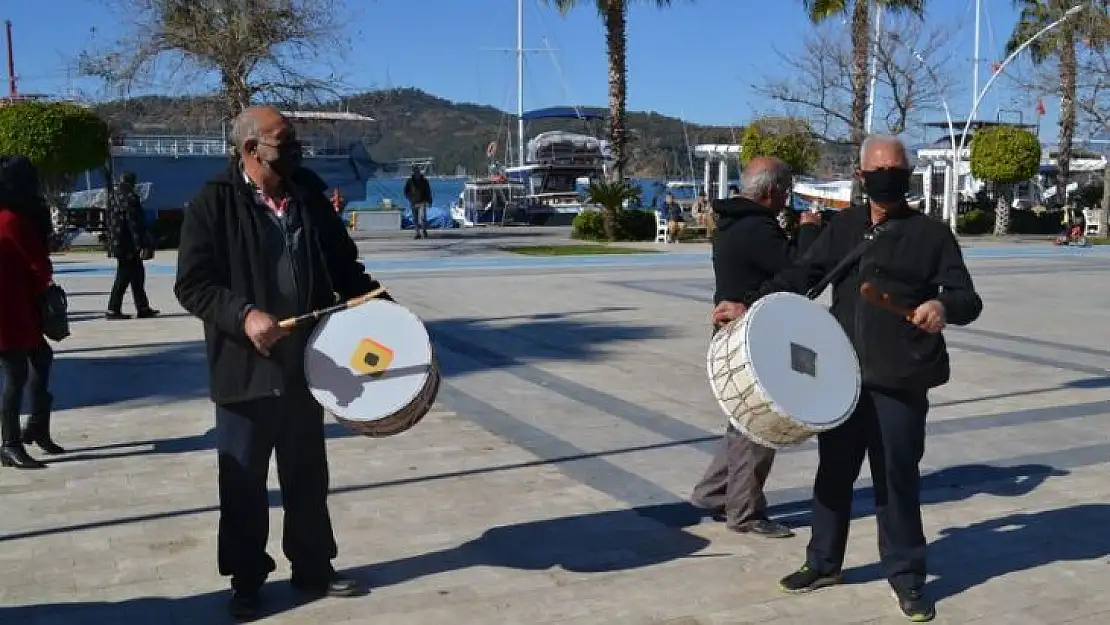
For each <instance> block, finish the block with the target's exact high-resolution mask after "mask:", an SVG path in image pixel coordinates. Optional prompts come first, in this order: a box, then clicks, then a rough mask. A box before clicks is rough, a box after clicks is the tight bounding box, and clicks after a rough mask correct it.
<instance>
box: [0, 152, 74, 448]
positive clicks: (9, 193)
mask: <svg viewBox="0 0 1110 625" xmlns="http://www.w3.org/2000/svg"><path fill="white" fill-rule="evenodd" d="M50 224H51V221H50V210H49V208H48V207H47V206H46V203H45V202H44V201H43V199H42V196H41V194H40V192H39V181H38V172H37V171H36V170H35V167H34V165H32V164H31V161H30V160H28V159H26V158H24V157H22V156H6V157H2V158H0V294H3V297H4V302H3V305H0V365H2V366H3V369H4V391H3V399H2V403H0V411H2V412H0V436H2V437H3V446H2V447H0V465H3V466H6V467H15V468H17V469H41V468H43V467H45V466H46V465H44V464H43V463H42V462H39V461H38V460H36V459H34V458H32V457H31V456H30V454H28V453H27V449H26V447H25V446H24V443H34V444H37V445H38V446H39V447H40V448H41V449H42V450H43V451H45V452H47V453H51V454H58V453H64V452H65V450H64V449H62V448H61V447H59V446H58V445H57V444H56V443H54V441H53V440H52V439H51V437H50V411H51V408H52V403H53V399H54V398H53V397H52V396H51V395H50V369H51V366H52V364H53V362H54V351H53V350H52V349H50V345H49V343H47V342H46V337H44V336H43V318H42V312H41V310H40V308H39V298H40V297H41V296H42V295H43V293H45V292H46V290H47V288H48V287H49V286H50V284H51V282H52V281H53V274H54V269H53V266H52V265H51V263H50V254H49V251H48V249H47V242H48V241H49V238H50V234H51V226H50ZM25 387H28V388H29V389H30V391H31V418H30V420H29V421H28V422H27V427H26V428H25V429H24V430H23V431H22V432H20V430H19V415H20V409H21V407H22V405H23V390H24V388H25Z"/></svg>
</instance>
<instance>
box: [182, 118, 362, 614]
mask: <svg viewBox="0 0 1110 625" xmlns="http://www.w3.org/2000/svg"><path fill="white" fill-rule="evenodd" d="M231 138H232V140H233V142H234V147H235V148H236V150H237V156H238V158H237V160H236V162H235V164H233V165H232V166H231V167H229V168H228V170H227V171H225V172H223V173H221V174H219V175H217V176H216V177H215V178H213V179H212V180H210V181H209V182H208V183H207V184H206V185H205V186H204V188H203V189H202V190H201V191H200V193H199V194H198V195H197V197H196V199H195V200H193V201H192V202H190V203H189V207H188V209H187V210H186V211H185V217H184V223H183V224H182V228H181V246H180V251H179V253H178V267H177V282H176V284H175V285H174V292H175V294H176V295H177V298H178V300H179V301H180V302H181V305H182V306H183V307H184V308H185V309H186V310H188V311H189V312H190V313H192V314H193V315H195V316H196V317H198V318H199V319H200V320H201V321H203V322H204V334H205V342H206V343H207V348H208V365H209V372H210V385H211V397H212V400H213V402H214V403H215V404H216V446H217V449H218V452H219V492H220V521H219V539H218V561H219V570H220V574H221V575H228V576H231V586H232V590H233V593H232V597H231V602H230V604H229V606H228V608H229V611H230V612H231V614H232V615H233V616H235V617H237V618H253V617H255V616H257V615H258V614H259V609H260V605H259V590H260V589H261V587H262V584H263V583H264V582H265V580H266V578H267V576H268V575H269V574H270V573H271V572H272V571H273V570H274V568H275V565H274V560H273V559H272V558H271V557H270V556H269V555H268V554H267V553H266V541H267V534H268V528H269V502H268V496H267V495H268V493H267V488H266V478H267V473H268V469H269V461H270V455H271V453H276V455H277V468H278V480H279V482H280V485H281V496H282V503H283V505H284V508H285V520H284V536H283V540H282V547H283V551H284V552H285V555H286V557H287V558H288V559H289V561H290V563H291V565H292V583H293V585H294V586H295V587H296V588H298V589H300V590H302V591H304V592H307V593H310V594H311V595H314V596H321V595H329V596H351V595H354V594H358V591H359V588H358V585H357V584H356V583H355V582H354V581H352V580H350V579H346V578H344V577H342V576H341V575H339V574H337V573H336V572H335V569H333V568H332V564H331V561H332V559H334V558H335V556H336V545H335V538H334V535H333V532H332V527H331V520H330V518H329V515H328V507H327V494H328V467H327V456H326V449H325V444H324V412H323V409H322V408H321V407H320V405H319V404H318V403H317V402H316V400H315V399H314V397H313V396H312V394H311V392H310V390H309V388H308V384H307V382H306V380H305V373H304V367H303V364H302V362H303V360H302V359H303V356H304V352H305V346H306V343H307V340H308V336H309V331H310V329H311V328H293V329H289V328H286V327H284V326H282V325H279V323H278V319H282V318H287V317H295V316H298V315H303V314H306V313H308V312H310V311H313V310H316V309H320V308H325V307H328V306H329V305H333V304H335V303H336V295H337V294H338V295H339V297H341V298H343V299H348V298H353V297H355V296H358V295H362V294H364V293H367V292H369V291H372V290H374V289H376V288H377V287H378V283H377V282H375V281H374V280H372V279H371V277H370V276H369V275H367V273H366V271H365V269H364V268H363V266H362V264H361V263H360V262H359V260H358V250H357V248H356V247H355V244H354V242H353V241H352V240H351V238H350V236H349V235H348V234H347V232H346V230H345V228H344V227H343V224H342V223H341V221H340V218H339V216H338V215H336V214H335V211H334V210H332V207H331V205H330V204H329V202H328V198H327V196H326V195H325V192H326V187H325V185H324V184H323V181H322V180H320V178H319V176H317V175H316V174H314V173H312V172H311V171H309V170H306V169H302V168H301V166H300V163H301V145H300V143H299V142H298V141H297V138H296V135H295V133H294V130H293V127H292V125H291V124H290V123H289V121H288V120H287V119H286V118H285V117H283V116H282V115H281V113H280V112H279V111H278V110H277V109H275V108H271V107H255V108H250V109H247V110H245V111H243V112H242V113H241V114H240V115H239V116H238V117H237V118H236V119H235V120H234V124H233V125H232V131H231Z"/></svg>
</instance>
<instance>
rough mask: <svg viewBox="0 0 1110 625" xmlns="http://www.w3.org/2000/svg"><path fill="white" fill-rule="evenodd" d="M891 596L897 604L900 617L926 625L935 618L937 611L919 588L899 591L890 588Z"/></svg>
mask: <svg viewBox="0 0 1110 625" xmlns="http://www.w3.org/2000/svg"><path fill="white" fill-rule="evenodd" d="M890 594H891V595H893V596H894V600H895V601H897V602H898V609H899V610H901V611H902V615H903V616H905V617H906V618H907V619H909V620H910V621H913V622H914V623H927V622H929V621H931V620H933V619H934V618H936V615H937V610H936V607H935V606H934V605H933V602H932V601H931V600H929V598H928V597H926V596H925V593H923V592H922V591H921V589H920V588H907V589H904V590H899V589H897V588H891V592H890Z"/></svg>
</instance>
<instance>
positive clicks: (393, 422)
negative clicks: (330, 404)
mask: <svg viewBox="0 0 1110 625" xmlns="http://www.w3.org/2000/svg"><path fill="white" fill-rule="evenodd" d="M440 379H441V376H440V373H439V364H438V363H437V362H436V361H435V360H434V357H433V360H432V366H431V369H430V370H429V371H428V380H427V382H425V384H424V388H423V389H422V390H421V391H420V394H419V395H417V397H416V399H415V400H413V402H412V403H411V404H409V405H408V406H405V407H404V408H401V409H400V410H398V411H396V412H394V413H393V414H391V415H389V416H388V417H385V418H384V419H377V420H374V421H357V420H353V419H344V418H342V417H340V416H339V415H337V414H335V413H334V412H330V411H328V414H330V415H331V416H332V418H334V419H335V420H336V422H337V423H340V424H342V425H344V426H346V427H347V428H348V429H350V430H351V431H353V432H354V433H356V434H361V435H363V436H369V437H370V438H385V437H388V436H395V435H397V434H402V433H404V432H407V431H408V430H409V429H411V428H412V426H414V425H416V424H417V423H420V421H421V420H423V419H424V417H425V416H427V414H428V413H429V412H431V410H432V405H433V404H435V399H436V395H437V394H438V393H439V384H440Z"/></svg>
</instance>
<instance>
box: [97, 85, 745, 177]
mask: <svg viewBox="0 0 1110 625" xmlns="http://www.w3.org/2000/svg"><path fill="white" fill-rule="evenodd" d="M340 106H342V108H343V109H345V110H349V111H351V112H355V113H361V114H364V115H369V116H371V117H374V118H375V119H377V120H378V122H377V123H374V124H343V123H340V124H334V125H324V126H321V127H318V128H310V129H308V130H306V131H305V134H320V135H330V136H332V137H335V138H339V139H338V140H340V141H344V142H349V141H350V140H352V139H361V140H362V141H363V142H364V143H365V145H366V146H367V149H368V150H369V152H370V156H371V157H372V158H373V159H374V160H375V161H378V162H381V163H390V162H393V161H395V160H396V159H398V158H403V157H425V156H432V157H435V159H436V170H437V172H439V173H443V174H453V173H455V171H456V169H458V168H462V169H464V170H465V171H467V172H471V173H481V172H484V171H485V170H486V167H487V164H488V160H487V158H486V153H485V151H486V146H487V145H488V144H489V142H490V141H494V140H497V141H499V143H500V144H501V145H504V142H505V138H506V129H507V128H510V127H511V128H514V130H515V124H516V120H515V115H512V114H509V113H506V112H504V111H501V110H499V109H497V108H494V107H492V106H479V105H475V104H465V103H455V102H450V101H447V100H444V99H442V98H437V97H435V96H433V95H430V94H428V93H425V92H423V91H420V90H419V89H390V90H385V91H372V92H367V93H360V94H357V95H353V96H349V97H345V98H343V101H342V103H338V102H332V103H325V104H323V105H320V106H316V107H312V106H304V107H301V108H303V109H309V110H311V109H316V110H336V109H338V108H339V107H340ZM98 110H99V111H100V113H101V114H102V115H104V116H105V117H106V118H108V119H110V120H111V121H112V123H113V125H114V126H116V127H117V128H118V129H119V130H120V131H123V132H126V133H134V134H186V133H188V134H219V133H220V130H221V123H222V122H221V117H222V116H221V113H220V108H219V106H218V105H217V104H216V103H215V102H214V101H212V100H210V99H206V98H171V97H163V96H146V97H141V98H134V99H130V100H121V101H115V102H108V103H105V104H102V105H100V106H99V107H98ZM628 120H629V121H628V126H629V130H630V135H631V140H630V145H629V156H630V166H631V172H630V173H631V174H632V175H636V176H644V177H661V176H665V177H672V176H689V175H690V162H689V160H688V158H687V148H686V146H687V141H689V145H696V144H699V143H732V142H733V141H735V140H736V138H737V137H739V136H740V135H741V134H742V132H743V129H742V128H735V129H733V128H727V127H712V126H699V125H696V124H686V125H685V128H684V127H683V126H684V124H683V122H682V120H680V119H676V118H674V117H668V116H666V115H661V114H659V113H643V112H633V113H629V116H628ZM555 129H565V130H571V131H579V132H581V131H585V132H588V133H591V134H596V135H598V136H603V135H604V132H605V128H604V127H603V125H599V123H597V122H594V124H593V127H587V126H586V125H585V123H584V122H580V121H573V120H542V121H537V122H535V123H532V124H530V125H529V128H528V134H529V136H532V135H535V134H537V133H539V132H544V131H547V130H555ZM695 167H700V165H698V164H697V163H695ZM700 171H701V170H700V169H697V173H698V175H700Z"/></svg>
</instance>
